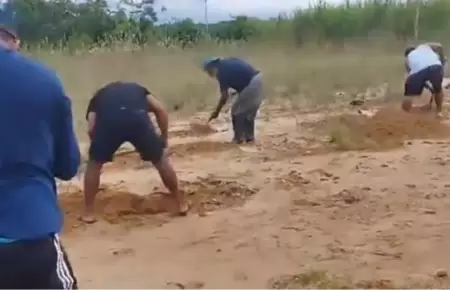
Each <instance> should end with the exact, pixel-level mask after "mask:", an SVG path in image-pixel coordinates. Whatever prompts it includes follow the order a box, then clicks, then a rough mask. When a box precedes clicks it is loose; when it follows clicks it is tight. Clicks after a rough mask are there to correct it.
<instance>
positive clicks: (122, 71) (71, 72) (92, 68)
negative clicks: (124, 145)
mask: <svg viewBox="0 0 450 290" xmlns="http://www.w3.org/2000/svg"><path fill="white" fill-rule="evenodd" d="M402 48H403V44H401V43H398V52H397V51H394V52H392V50H383V49H373V48H372V47H368V46H363V45H358V46H355V47H352V46H351V45H349V48H348V49H340V50H338V51H335V50H333V49H330V48H321V47H317V46H316V47H308V46H305V47H304V48H296V47H293V46H290V45H287V44H286V45H284V46H283V45H274V44H270V43H266V44H252V43H248V44H247V45H245V46H236V45H221V46H208V47H195V48H192V49H185V50H181V49H176V48H174V49H167V48H163V47H158V46H154V47H153V46H149V47H142V48H140V49H135V50H132V51H129V50H125V49H122V50H120V49H115V50H103V51H102V50H99V51H94V52H80V53H77V54H70V53H67V52H66V51H45V50H40V51H31V52H30V53H31V54H32V55H34V56H35V57H37V58H39V59H40V60H42V61H44V62H45V63H47V64H48V65H50V66H51V67H53V68H55V69H56V71H57V72H58V73H59V75H60V77H61V79H62V80H63V82H64V85H65V88H66V91H67V94H68V96H69V97H70V98H71V99H72V101H73V109H74V118H75V119H76V129H77V132H78V134H79V137H80V138H81V139H86V137H87V136H86V133H85V130H86V127H85V126H86V124H85V123H86V122H85V120H84V115H85V110H86V108H87V103H88V100H89V98H90V97H91V96H92V95H93V93H94V92H95V91H96V90H97V89H99V88H100V87H101V86H103V85H105V84H106V83H108V82H111V81H116V80H124V81H136V82H139V83H141V84H143V85H145V86H147V87H148V89H149V90H150V91H152V92H153V93H154V94H155V95H156V96H157V97H158V98H159V99H161V100H162V101H163V102H164V104H165V105H166V107H167V108H168V109H169V110H171V111H175V112H176V113H177V114H184V115H190V114H194V113H195V112H197V111H203V110H207V109H209V108H210V107H211V106H213V105H215V104H216V102H217V101H218V86H217V82H216V81H215V80H212V79H210V78H208V76H207V75H205V74H204V73H203V72H202V71H201V69H200V67H199V61H200V60H201V59H202V58H203V57H205V56H208V55H217V56H223V57H226V56H237V57H242V58H243V59H246V60H248V61H249V62H250V63H252V64H253V65H254V66H255V67H256V68H258V69H259V70H261V71H262V72H263V78H264V86H265V87H264V91H265V96H266V101H267V102H269V103H277V102H278V101H279V97H280V94H279V93H277V92H279V91H280V90H281V91H283V92H284V93H283V96H282V97H283V99H284V101H286V100H288V101H290V102H291V103H292V106H291V109H296V108H297V109H301V108H304V107H305V106H314V105H315V104H324V103H332V102H335V101H337V99H336V97H335V95H336V91H346V92H350V91H365V90H366V88H367V87H372V86H378V85H380V84H382V83H385V82H387V83H388V85H390V86H391V87H392V88H397V87H399V85H398V84H400V83H401V80H402V78H403V74H402V73H401V71H402V53H401V51H402Z"/></svg>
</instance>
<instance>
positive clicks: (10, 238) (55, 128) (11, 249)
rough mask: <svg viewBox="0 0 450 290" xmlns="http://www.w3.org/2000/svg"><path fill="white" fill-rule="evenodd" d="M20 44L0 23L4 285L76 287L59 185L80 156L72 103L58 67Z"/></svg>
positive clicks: (0, 278) (0, 268) (0, 259)
mask: <svg viewBox="0 0 450 290" xmlns="http://www.w3.org/2000/svg"><path fill="white" fill-rule="evenodd" d="M18 46H19V40H18V38H17V35H16V34H15V32H14V31H13V30H11V29H8V28H6V27H0V63H1V65H0V76H1V77H0V90H1V92H2V93H1V94H0V136H2V142H1V145H0V288H2V289H75V288H77V282H76V279H75V277H74V274H73V271H72V269H71V266H70V264H69V261H68V259H67V255H66V253H65V251H64V249H63V248H62V246H61V243H60V240H59V237H58V233H59V232H60V231H61V228H62V224H63V217H62V213H61V210H60V208H59V205H58V200H57V192H56V184H55V177H56V178H59V179H62V180H69V179H71V178H73V177H74V176H75V175H76V173H77V170H78V166H79V162H80V152H79V148H78V144H77V140H76V137H75V135H74V130H73V123H72V112H71V102H70V100H69V99H68V98H67V97H66V96H65V93H64V90H63V87H62V85H61V83H60V81H59V79H58V77H57V76H56V74H55V72H53V71H52V70H50V69H49V68H47V67H45V66H43V65H41V64H40V63H38V62H36V61H34V60H31V59H29V58H27V57H25V56H24V55H22V54H20V53H19V52H17V51H16V50H17V49H18Z"/></svg>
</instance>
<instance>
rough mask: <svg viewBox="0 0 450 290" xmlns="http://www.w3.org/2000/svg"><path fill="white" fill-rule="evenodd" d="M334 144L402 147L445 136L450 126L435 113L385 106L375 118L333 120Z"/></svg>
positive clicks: (344, 147) (359, 147)
mask: <svg viewBox="0 0 450 290" xmlns="http://www.w3.org/2000/svg"><path fill="white" fill-rule="evenodd" d="M327 128H328V129H327V130H328V132H329V135H330V144H331V145H333V147H334V148H335V149H339V150H364V149H369V150H382V149H392V148H397V147H401V146H402V145H403V143H404V141H406V140H411V139H442V138H446V137H448V136H449V135H450V127H449V126H447V125H445V124H442V123H441V122H440V121H439V120H438V119H436V118H435V117H434V116H433V115H432V114H430V115H425V114H423V115H422V114H408V113H405V112H403V111H401V110H397V109H391V108H387V109H381V110H379V111H378V112H376V113H375V114H374V115H373V116H372V117H368V116H364V115H341V116H339V117H334V118H331V119H329V121H328V124H327Z"/></svg>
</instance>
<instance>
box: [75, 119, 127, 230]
mask: <svg viewBox="0 0 450 290" xmlns="http://www.w3.org/2000/svg"><path fill="white" fill-rule="evenodd" d="M97 127H98V128H96V130H95V131H96V133H95V135H94V137H93V139H92V141H91V146H90V147H89V161H88V163H87V166H86V171H85V173H84V203H85V213H84V215H83V216H82V217H81V219H82V220H83V221H84V222H87V223H94V222H96V221H97V218H96V217H95V207H94V205H95V198H96V196H97V193H98V191H99V187H100V175H101V170H102V166H103V164H105V163H107V162H111V161H112V160H113V157H114V153H115V152H116V151H117V149H119V147H120V145H122V143H123V139H122V138H121V136H120V132H115V133H113V132H111V130H108V125H107V124H101V125H100V124H99V126H97ZM105 127H106V128H105ZM116 129H117V130H119V128H116ZM119 131H120V130H119Z"/></svg>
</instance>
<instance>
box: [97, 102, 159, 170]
mask: <svg viewBox="0 0 450 290" xmlns="http://www.w3.org/2000/svg"><path fill="white" fill-rule="evenodd" d="M125 142H129V143H131V145H133V146H134V147H135V148H136V151H137V152H139V154H140V155H141V159H142V160H144V161H151V162H153V163H157V162H159V161H160V160H161V158H162V156H163V150H164V143H163V140H162V139H161V138H160V136H159V135H158V134H157V133H156V132H155V130H154V127H153V125H152V124H151V121H150V118H149V116H148V114H147V112H145V111H137V112H129V111H126V110H123V111H118V112H116V114H114V116H112V117H100V118H98V121H97V122H96V124H95V128H94V136H93V138H92V141H91V146H90V148H89V158H90V160H93V161H97V162H100V163H106V162H111V161H112V160H113V157H114V153H115V152H116V151H117V150H118V149H119V147H120V146H121V145H122V144H123V143H125Z"/></svg>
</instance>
